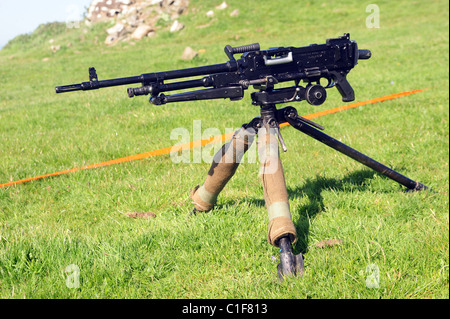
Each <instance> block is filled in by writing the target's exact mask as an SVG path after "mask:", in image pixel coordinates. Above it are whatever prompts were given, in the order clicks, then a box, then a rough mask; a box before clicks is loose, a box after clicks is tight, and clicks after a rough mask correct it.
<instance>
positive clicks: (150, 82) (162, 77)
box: [55, 33, 371, 105]
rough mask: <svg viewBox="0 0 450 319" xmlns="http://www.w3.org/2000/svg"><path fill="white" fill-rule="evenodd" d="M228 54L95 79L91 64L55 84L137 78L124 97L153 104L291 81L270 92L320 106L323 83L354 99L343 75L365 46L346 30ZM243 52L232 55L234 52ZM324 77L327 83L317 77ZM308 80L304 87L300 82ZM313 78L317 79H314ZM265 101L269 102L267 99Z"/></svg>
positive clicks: (364, 54)
mask: <svg viewBox="0 0 450 319" xmlns="http://www.w3.org/2000/svg"><path fill="white" fill-rule="evenodd" d="M225 53H226V55H227V57H228V58H229V59H230V60H229V61H228V62H226V63H222V64H214V65H208V66H201V67H195V68H188V69H181V70H173V71H166V72H156V73H144V74H141V75H139V76H132V77H125V78H116V79H108V80H99V79H98V77H97V73H96V70H95V68H89V81H88V82H82V83H79V84H72V85H64V86H57V87H56V88H55V89H56V93H63V92H70V91H78V90H83V91H86V90H95V89H100V88H105V87H111V86H118V85H128V84H134V83H141V84H142V86H141V87H138V88H129V89H128V96H129V97H134V96H138V95H148V94H150V95H151V97H150V102H151V103H153V104H156V105H160V104H166V103H171V102H181V101H193V100H209V99H219V98H229V99H230V100H240V99H242V98H243V97H244V90H246V89H248V88H249V87H250V86H254V87H255V88H257V89H262V88H264V89H265V90H266V91H267V90H272V91H273V89H274V86H275V85H276V84H277V83H281V82H287V81H294V82H295V86H294V87H292V88H289V89H284V90H281V91H280V90H276V91H275V92H276V94H275V93H274V95H275V96H276V97H277V98H282V99H283V101H285V102H292V101H301V100H307V101H308V103H310V104H313V105H320V104H322V103H323V102H324V101H325V99H326V91H325V88H331V87H333V86H336V87H337V89H338V90H339V93H341V95H342V100H343V101H344V102H350V101H353V100H354V99H355V94H354V91H353V89H352V87H351V86H350V84H349V83H348V81H347V78H346V76H347V74H348V72H350V70H351V69H352V68H354V67H355V66H356V65H357V64H358V60H359V59H369V58H370V56H371V53H370V51H369V50H359V49H358V45H357V43H356V42H355V41H351V40H350V35H349V34H348V33H347V34H345V35H344V36H343V37H339V38H335V39H328V40H327V41H326V43H325V44H320V45H317V44H312V45H309V46H306V47H298V48H296V47H277V48H270V49H268V50H260V46H259V44H258V43H254V44H250V45H245V46H241V47H234V48H233V47H231V46H229V45H227V46H226V47H225ZM237 53H243V54H242V56H241V58H240V59H238V60H236V59H235V58H234V54H237ZM202 75H206V76H204V77H202V78H201V79H196V80H187V81H179V82H174V83H165V81H167V80H172V79H179V78H187V77H194V76H202ZM322 78H325V79H327V80H328V83H327V85H326V86H325V87H323V86H321V85H320V80H321V79H322ZM301 80H303V81H305V82H307V87H306V88H303V87H301V86H299V82H300V81H301ZM313 83H316V84H313ZM196 87H211V88H210V89H203V90H197V91H192V92H185V93H179V94H174V95H165V94H164V93H163V92H169V91H177V90H182V89H191V88H196ZM265 103H271V102H270V101H265Z"/></svg>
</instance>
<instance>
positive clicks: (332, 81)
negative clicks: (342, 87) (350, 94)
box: [325, 77, 336, 89]
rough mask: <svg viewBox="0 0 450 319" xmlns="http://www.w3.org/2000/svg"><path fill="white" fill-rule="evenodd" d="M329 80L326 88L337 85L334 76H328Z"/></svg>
mask: <svg viewBox="0 0 450 319" xmlns="http://www.w3.org/2000/svg"><path fill="white" fill-rule="evenodd" d="M326 79H327V81H328V84H327V85H326V86H325V88H326V89H329V88H332V87H334V86H335V85H336V82H334V80H333V78H331V77H330V78H326Z"/></svg>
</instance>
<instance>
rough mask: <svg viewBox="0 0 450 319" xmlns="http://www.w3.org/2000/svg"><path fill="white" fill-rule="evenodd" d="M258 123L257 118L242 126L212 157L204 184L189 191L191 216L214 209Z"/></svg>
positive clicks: (253, 135) (254, 134)
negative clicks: (191, 201)
mask: <svg viewBox="0 0 450 319" xmlns="http://www.w3.org/2000/svg"><path fill="white" fill-rule="evenodd" d="M258 123H259V117H258V118H255V119H253V120H252V121H251V122H250V123H249V124H245V125H243V126H242V127H241V128H240V129H239V130H237V131H236V132H235V133H234V135H233V137H232V138H231V140H230V141H229V142H228V143H225V144H224V145H223V146H222V148H221V149H220V150H219V151H218V152H217V153H216V154H215V155H214V158H213V162H212V164H211V167H210V169H209V171H208V175H207V177H206V179H205V182H204V183H203V184H202V185H201V186H200V185H197V186H196V187H195V188H194V189H193V190H192V191H191V199H192V200H193V203H194V209H193V211H192V212H191V215H193V214H195V213H196V212H197V211H201V212H207V211H209V210H211V209H212V208H213V207H214V205H215V203H216V200H217V196H218V195H219V193H220V192H221V191H222V189H223V188H224V187H225V185H226V184H227V182H228V181H229V180H230V179H231V177H233V175H234V173H235V172H236V170H237V168H238V166H239V164H240V162H241V160H242V157H243V156H244V154H245V152H246V151H247V150H248V149H249V148H250V146H251V144H252V143H253V140H254V137H255V136H256V133H257V124H258Z"/></svg>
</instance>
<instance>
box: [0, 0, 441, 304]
mask: <svg viewBox="0 0 450 319" xmlns="http://www.w3.org/2000/svg"><path fill="white" fill-rule="evenodd" d="M220 2H221V1H217V3H211V4H210V3H209V2H204V1H199V0H195V1H191V4H190V9H189V13H188V14H187V15H184V16H183V17H181V18H180V20H181V22H182V23H184V24H185V25H186V28H185V29H184V30H182V31H181V32H179V33H175V34H172V33H170V32H168V31H167V30H160V31H159V32H158V35H157V36H156V37H155V38H151V39H145V40H143V41H140V42H136V43H134V44H132V43H120V44H118V45H116V46H113V47H107V46H105V45H104V44H103V40H104V38H105V37H106V34H105V33H104V31H103V30H104V29H105V26H104V25H97V26H93V27H91V29H90V30H89V32H87V33H84V32H83V29H85V28H86V29H87V27H84V26H83V27H82V28H80V29H65V28H61V26H59V25H58V24H54V25H50V26H47V27H45V26H42V27H41V28H40V29H39V30H37V31H36V32H35V34H33V35H29V36H23V37H20V38H18V39H16V40H15V41H12V42H11V43H10V44H9V45H8V46H7V47H5V48H4V49H3V50H1V51H0V77H1V79H2V85H1V90H0V146H1V148H0V183H5V182H8V181H12V180H18V179H22V178H27V177H32V176H37V175H41V174H46V173H51V172H55V171H59V170H64V169H68V168H72V167H79V166H83V165H87V164H93V163H97V162H101V161H105V160H110V159H114V158H119V157H123V156H128V155H132V154H137V153H142V152H146V151H150V150H154V149H158V148H162V147H167V146H170V145H173V144H174V143H176V142H177V141H174V140H171V139H170V132H171V131H172V130H173V129H174V128H178V127H181V128H187V129H188V130H189V131H190V132H191V133H192V125H193V122H192V121H193V120H201V121H202V128H203V129H206V128H208V127H212V128H218V129H219V130H221V132H222V133H225V129H226V128H238V127H239V126H240V125H241V124H242V123H246V122H248V121H249V120H250V119H252V118H253V117H254V116H257V115H259V114H258V113H259V112H258V110H257V109H256V108H255V107H253V106H251V104H250V97H249V96H248V95H247V96H246V97H245V98H244V99H243V100H242V101H239V102H231V101H201V102H196V103H190V102H184V103H179V104H169V105H166V106H155V105H151V104H149V103H148V102H147V100H146V98H138V97H137V98H134V99H129V98H128V97H127V96H126V91H125V88H124V87H119V88H110V89H103V90H97V91H91V92H75V93H70V94H69V93H67V94H63V95H57V94H55V93H54V89H53V88H54V86H56V85H63V84H69V83H78V82H82V81H86V80H87V69H88V67H90V66H95V67H96V69H97V72H98V75H99V78H100V79H106V78H112V77H122V76H131V75H138V74H141V73H146V72H153V71H163V70H171V69H177V68H187V67H193V66H200V65H206V64H214V63H223V62H225V61H226V57H225V54H224V53H223V47H224V46H225V45H226V44H230V45H243V44H248V43H254V42H259V43H260V44H261V47H262V48H268V47H273V46H304V45H308V44H310V43H322V42H323V41H325V39H326V38H330V37H334V36H339V35H342V34H343V33H344V32H350V34H351V38H352V39H355V40H356V41H357V42H358V44H359V46H360V48H367V49H370V50H371V51H372V53H373V57H372V58H371V59H370V60H367V61H361V62H360V63H359V65H358V66H357V67H356V68H355V69H354V70H352V71H351V73H350V75H349V81H350V83H351V84H352V86H353V88H354V89H355V92H356V97H357V101H363V100H366V99H370V98H374V97H378V96H384V95H388V94H392V93H396V92H402V91H409V90H413V89H419V88H429V90H427V91H425V92H421V93H418V94H415V95H412V96H408V97H403V98H401V99H397V100H392V101H386V102H383V103H381V104H375V105H368V106H364V107H360V108H357V109H353V110H348V111H345V112H340V113H337V114H333V115H328V116H325V117H321V118H317V119H316V120H315V121H317V122H318V123H320V124H322V125H324V126H325V128H326V131H325V132H326V133H327V134H329V135H331V136H334V137H336V138H338V139H340V140H341V141H342V142H344V143H346V144H348V145H350V146H352V147H354V148H355V149H357V150H360V151H361V152H363V153H365V154H367V155H369V156H371V157H373V158H374V159H376V160H378V161H380V162H382V163H384V164H386V165H388V166H390V167H393V168H394V169H395V170H397V171H399V172H401V173H402V174H404V175H406V176H408V177H410V178H412V179H414V180H418V181H420V182H423V183H424V184H426V185H428V186H430V187H432V188H433V189H434V190H435V192H417V193H409V192H405V190H404V188H402V187H401V186H399V185H398V184H397V183H395V182H394V181H392V180H390V179H387V178H385V177H382V176H380V175H378V174H377V173H374V172H372V171H371V170H370V169H368V168H365V167H364V166H362V165H361V164H359V163H357V162H355V161H353V160H352V159H350V158H347V157H345V156H343V155H341V154H338V153H337V152H336V151H334V150H332V149H330V148H327V147H326V146H324V145H322V144H320V143H318V142H317V141H315V140H313V139H311V138H309V137H307V136H306V135H303V134H301V133H299V132H297V131H295V130H293V129H292V128H285V129H283V130H282V134H283V137H284V139H285V141H286V144H287V147H288V152H287V153H284V154H282V161H283V166H284V170H285V175H286V183H287V188H288V192H289V196H290V205H291V210H292V216H293V220H294V223H295V225H296V227H297V230H298V233H299V242H298V244H297V246H296V247H295V252H296V253H298V252H300V251H301V252H303V253H304V255H305V257H306V259H305V266H306V273H305V275H304V276H303V277H302V278H291V279H288V280H286V281H285V282H283V283H281V284H280V283H278V282H277V280H276V264H277V261H274V260H273V258H272V257H277V258H278V251H277V249H276V248H274V247H272V246H270V245H269V244H268V243H267V240H266V235H267V212H266V208H265V207H264V201H263V191H262V186H261V184H260V180H259V177H258V163H248V161H244V163H243V164H242V165H241V166H240V167H239V169H238V172H237V174H236V175H235V176H234V177H233V179H232V180H231V181H230V182H229V183H228V185H227V187H226V188H225V189H224V190H223V192H222V193H221V195H220V196H219V199H218V204H217V206H216V208H215V209H214V210H213V211H211V212H209V213H206V214H198V215H197V216H192V217H190V216H189V213H190V211H191V209H192V206H191V202H190V199H189V191H190V189H191V188H193V187H194V186H195V185H197V184H201V183H202V182H203V181H204V178H205V177H206V173H207V170H208V168H209V165H210V163H209V162H202V163H180V164H176V163H173V162H172V161H171V158H170V156H168V155H164V156H160V157H153V158H147V159H143V160H139V161H134V162H129V163H124V164H120V165H114V166H108V167H104V168H98V169H94V170H87V171H78V172H75V173H71V174H67V175H62V176H59V177H54V178H47V179H43V180H39V181H34V182H29V183H26V184H21V185H17V186H12V187H6V188H1V189H0V297H1V298H275V299H278V298H300V299H303V298H383V299H384V298H386V299H388V298H392V299H403V298H407V299H414V298H448V297H449V266H448V265H449V261H448V259H449V258H448V256H449V249H448V246H449V238H448V233H449V210H448V204H449V203H448V188H449V179H448V177H449V174H448V173H449V167H448V163H449V161H448V159H449V143H448V138H449V134H448V133H449V110H448V102H449V97H448V85H449V77H448V70H449V61H448V56H449V51H448V37H449V32H448V27H449V25H448V21H449V20H448V18H449V17H448V12H449V11H448V3H447V2H446V1H427V2H426V5H424V2H423V1H416V2H410V1H396V2H393V1H378V2H377V4H378V6H379V7H380V28H379V29H367V28H366V26H365V19H366V17H367V15H368V14H369V13H366V12H365V8H366V6H367V5H368V4H370V3H371V2H358V1H350V0H348V1H339V2H337V1H322V2H316V1H310V2H307V3H305V4H300V3H299V2H298V1H290V0H289V1H283V5H280V3H279V2H276V1H275V2H274V1H260V2H259V3H258V6H255V3H254V2H253V1H242V0H240V1H234V0H230V1H227V3H228V4H229V5H230V7H229V8H228V9H226V10H225V11H222V12H216V17H215V18H214V19H213V20H211V19H209V18H207V17H206V15H205V13H206V12H207V11H208V10H210V9H212V8H213V7H214V6H215V5H218V4H219V3H220ZM235 8H238V9H239V10H240V15H239V17H238V18H231V17H229V13H230V12H231V11H232V10H233V9H235ZM207 24H210V25H209V27H201V28H198V27H199V26H204V25H207ZM50 39H54V44H59V45H61V50H60V51H58V52H56V53H52V52H51V50H50V44H49V40H50ZM69 43H70V44H69ZM188 45H189V46H191V47H193V48H194V49H196V50H199V49H205V50H206V52H205V53H202V54H200V56H199V57H197V58H196V59H194V60H192V61H183V60H181V58H180V57H181V53H182V51H183V49H184V47H185V46H188ZM44 58H49V59H48V61H43V59H44ZM328 95H329V96H328V99H327V102H326V103H325V104H324V105H322V106H319V107H312V106H309V105H307V104H306V103H304V104H299V105H294V106H296V107H297V109H298V110H299V113H300V114H308V113H312V112H316V111H320V110H325V109H328V108H332V107H336V106H339V105H342V102H341V99H340V96H339V94H338V92H337V90H334V89H332V90H328ZM133 211H138V212H154V213H155V214H156V216H157V217H156V218H152V219H132V218H129V217H128V216H127V215H126V213H127V212H133ZM327 239H340V240H342V244H340V245H336V246H333V247H328V248H322V249H321V248H319V247H317V246H316V244H317V243H318V242H320V241H322V240H327ZM72 264H75V265H77V266H78V267H79V269H80V285H79V288H68V287H67V286H66V279H67V278H68V276H70V272H69V273H66V272H65V269H66V267H67V266H69V265H72ZM369 265H376V266H377V267H378V269H379V276H380V283H379V288H368V287H367V286H366V283H365V281H366V278H367V277H368V276H369V275H370V272H367V267H368V266H369Z"/></svg>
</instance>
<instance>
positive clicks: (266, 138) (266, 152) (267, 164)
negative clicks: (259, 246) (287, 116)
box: [258, 128, 297, 246]
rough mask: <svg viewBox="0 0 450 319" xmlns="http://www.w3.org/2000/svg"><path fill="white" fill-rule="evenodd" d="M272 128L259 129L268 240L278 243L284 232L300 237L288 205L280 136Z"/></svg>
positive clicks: (292, 236)
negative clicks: (280, 154)
mask: <svg viewBox="0 0 450 319" xmlns="http://www.w3.org/2000/svg"><path fill="white" fill-rule="evenodd" d="M271 131H272V129H270V130H269V131H266V128H262V129H260V130H259V132H258V152H259V158H260V162H261V167H260V176H261V181H262V184H263V188H264V200H265V203H266V207H267V211H268V215H269V226H268V234H267V240H268V241H269V243H270V244H271V245H274V246H278V240H279V239H280V238H281V237H283V236H289V237H290V239H291V242H292V243H294V242H295V241H296V240H297V232H296V230H295V226H294V223H293V222H292V218H291V213H290V209H289V199H288V193H287V190H286V182H285V179H284V173H283V166H282V164H281V160H280V156H279V150H278V140H277V138H276V136H275V133H274V132H273V131H272V132H271Z"/></svg>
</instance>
